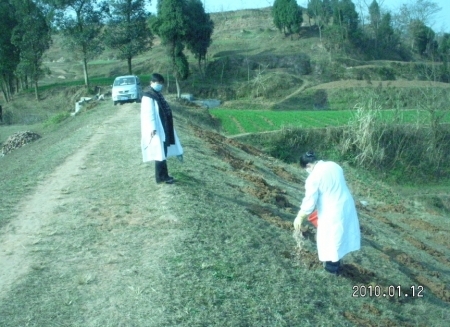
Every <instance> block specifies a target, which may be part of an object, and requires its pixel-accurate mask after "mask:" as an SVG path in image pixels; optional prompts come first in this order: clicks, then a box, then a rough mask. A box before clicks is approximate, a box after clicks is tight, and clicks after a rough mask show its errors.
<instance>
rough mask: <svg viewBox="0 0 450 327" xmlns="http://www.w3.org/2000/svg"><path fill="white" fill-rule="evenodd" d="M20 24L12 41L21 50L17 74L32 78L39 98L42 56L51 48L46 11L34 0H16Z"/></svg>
mask: <svg viewBox="0 0 450 327" xmlns="http://www.w3.org/2000/svg"><path fill="white" fill-rule="evenodd" d="M14 6H15V8H16V16H17V21H18V24H17V25H16V26H15V27H14V29H13V33H12V34H13V35H12V43H13V44H14V45H15V46H16V47H17V48H18V49H19V51H20V62H19V65H18V67H17V72H16V75H18V76H19V77H20V78H22V79H23V80H25V81H26V80H27V79H28V78H30V79H31V81H32V82H33V85H34V91H35V95H36V100H39V93H38V81H39V79H40V78H41V77H42V76H43V75H44V73H45V71H44V69H43V68H42V57H43V55H44V52H45V51H46V50H48V49H49V48H50V44H51V29H50V26H49V24H48V22H47V19H46V17H45V15H44V12H43V11H42V9H41V8H39V7H38V5H37V4H36V3H35V2H33V1H32V0H15V1H14Z"/></svg>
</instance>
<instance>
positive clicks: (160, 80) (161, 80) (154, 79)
mask: <svg viewBox="0 0 450 327" xmlns="http://www.w3.org/2000/svg"><path fill="white" fill-rule="evenodd" d="M150 82H152V83H153V82H157V83H161V84H164V82H165V81H164V77H163V76H162V75H161V74H158V73H153V74H152V78H151V79H150Z"/></svg>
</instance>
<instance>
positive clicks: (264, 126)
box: [210, 109, 450, 135]
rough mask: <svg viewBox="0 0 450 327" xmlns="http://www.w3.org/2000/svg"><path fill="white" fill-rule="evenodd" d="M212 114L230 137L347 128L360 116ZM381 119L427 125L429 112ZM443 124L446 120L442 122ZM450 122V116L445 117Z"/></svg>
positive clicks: (349, 112)
mask: <svg viewBox="0 0 450 327" xmlns="http://www.w3.org/2000/svg"><path fill="white" fill-rule="evenodd" d="M210 113H211V115H213V116H214V117H215V118H217V119H219V120H220V122H221V125H222V129H223V132H224V133H225V134H226V135H236V134H241V133H255V132H265V131H274V130H279V129H281V128H283V127H302V128H320V127H327V126H343V125H346V124H348V122H349V121H350V120H351V119H352V118H353V117H354V116H355V115H356V113H357V111H355V110H339V111H267V110H233V109H213V110H210ZM379 113H380V115H381V117H382V118H383V119H386V120H388V121H394V120H396V121H398V122H401V123H405V124H411V123H416V122H420V123H421V124H423V125H425V124H427V122H428V121H429V113H428V112H426V111H419V110H402V111H394V110H384V111H379ZM441 122H443V121H441ZM445 122H450V115H448V114H447V115H446V116H445Z"/></svg>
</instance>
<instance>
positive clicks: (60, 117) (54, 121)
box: [44, 112, 70, 127]
mask: <svg viewBox="0 0 450 327" xmlns="http://www.w3.org/2000/svg"><path fill="white" fill-rule="evenodd" d="M68 117H70V113H69V112H60V113H58V114H56V115H54V116H52V117H50V118H49V119H48V120H46V121H45V122H44V126H45V127H49V126H53V125H58V124H59V123H61V122H62V121H64V120H66V119H67V118H68Z"/></svg>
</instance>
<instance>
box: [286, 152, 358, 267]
mask: <svg viewBox="0 0 450 327" xmlns="http://www.w3.org/2000/svg"><path fill="white" fill-rule="evenodd" d="M300 166H301V167H302V168H304V169H306V171H307V172H308V173H309V176H308V177H307V178H306V181H305V196H304V198H303V200H302V204H301V206H300V211H299V213H298V215H297V217H296V218H295V220H294V228H295V229H296V230H300V229H301V228H302V225H303V223H304V222H305V221H307V220H308V219H307V217H308V216H309V215H310V214H311V213H312V212H313V211H314V210H315V209H316V210H317V215H318V224H317V252H318V255H319V260H320V261H322V262H324V268H325V270H326V271H328V272H330V273H333V274H339V272H340V260H341V258H342V257H344V256H345V255H346V254H347V253H349V252H352V251H357V250H359V249H360V248H361V232H360V228H359V220H358V215H357V212H356V207H355V202H354V200H353V197H352V195H351V193H350V190H349V189H348V187H347V183H346V181H345V178H344V172H343V170H342V168H341V167H340V166H339V165H338V164H337V163H335V162H332V161H322V160H317V158H316V155H315V154H314V152H312V151H309V152H307V153H306V154H304V155H302V157H301V158H300Z"/></svg>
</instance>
